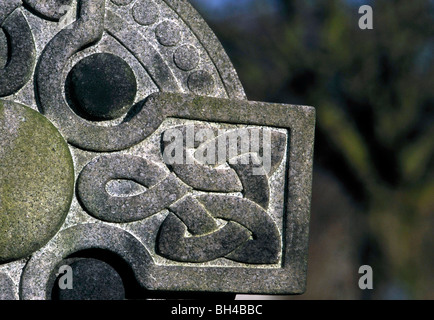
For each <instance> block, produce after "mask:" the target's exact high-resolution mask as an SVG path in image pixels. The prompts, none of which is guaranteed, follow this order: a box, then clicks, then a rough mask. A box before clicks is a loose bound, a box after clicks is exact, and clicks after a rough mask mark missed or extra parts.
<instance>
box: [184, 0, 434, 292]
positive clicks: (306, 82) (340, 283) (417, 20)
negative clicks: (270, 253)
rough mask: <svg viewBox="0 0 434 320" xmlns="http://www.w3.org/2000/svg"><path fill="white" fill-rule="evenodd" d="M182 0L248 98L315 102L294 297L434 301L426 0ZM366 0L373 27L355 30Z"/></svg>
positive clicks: (432, 12) (433, 73) (432, 36)
mask: <svg viewBox="0 0 434 320" xmlns="http://www.w3.org/2000/svg"><path fill="white" fill-rule="evenodd" d="M190 2H191V3H192V4H193V6H194V7H195V8H196V9H197V10H198V11H199V12H200V13H201V14H202V16H203V17H204V18H205V20H206V21H207V22H208V23H209V25H210V26H211V28H212V29H213V30H214V32H215V33H216V35H217V37H218V38H219V39H220V41H221V42H222V43H223V46H224V47H225V49H226V51H227V53H228V55H229V56H230V58H231V60H232V62H233V64H234V66H235V69H236V70H237V71H238V73H239V76H240V79H241V82H242V83H243V85H244V87H245V90H246V93H247V96H248V98H249V100H258V101H267V102H280V103H288V104H303V105H311V106H314V107H315V108H316V110H317V128H316V142H315V159H314V178H313V199H312V211H311V229H310V250H309V271H308V286H307V292H306V294H304V295H302V296H297V297H294V299H434V272H433V271H434V235H433V231H434V170H433V168H434V165H433V162H434V160H433V158H434V156H433V154H434V121H433V120H434V107H433V106H434V103H433V102H434V96H433V95H434V90H433V84H434V70H433V50H434V41H433V40H434V30H433V29H434V23H433V22H434V19H433V18H434V1H431V0H411V1H408V0H395V1H393V0H372V1H367V0H365V1H356V0H351V1H350V0H326V1H324V0H321V1H320V0H190ZM365 4H367V5H370V6H371V7H372V9H373V17H374V25H373V27H374V28H373V30H361V29H360V28H359V24H358V22H359V19H360V18H361V17H362V14H359V13H358V12H359V7H360V6H361V5H365ZM361 265H370V266H371V267H372V268H373V274H374V289H373V290H360V289H359V287H358V281H359V277H360V276H361V274H358V270H359V267H360V266H361ZM243 297H244V298H248V297H247V296H243ZM276 298H283V297H276Z"/></svg>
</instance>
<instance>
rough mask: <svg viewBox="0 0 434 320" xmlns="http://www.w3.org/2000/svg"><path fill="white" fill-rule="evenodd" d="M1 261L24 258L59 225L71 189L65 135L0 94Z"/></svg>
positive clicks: (62, 219)
mask: <svg viewBox="0 0 434 320" xmlns="http://www.w3.org/2000/svg"><path fill="white" fill-rule="evenodd" d="M0 164H1V165H0V262H5V261H12V260H16V259H20V258H24V257H26V256H28V255H30V254H31V253H32V252H34V251H36V250H38V249H39V248H41V247H42V246H43V245H45V244H46V243H47V242H48V241H49V240H50V239H51V238H52V237H53V236H54V235H55V234H56V232H57V231H58V230H59V229H60V227H61V225H62V224H63V222H64V220H65V218H66V215H67V213H68V211H69V207H70V204H71V200H72V196H73V192H74V165H73V161H72V157H71V154H70V151H69V148H68V145H67V143H66V141H65V140H64V139H63V137H62V136H61V135H60V133H59V132H58V130H57V129H56V128H55V127H54V126H53V125H52V124H51V123H50V122H49V121H48V120H47V119H46V118H45V117H44V116H42V115H41V114H39V113H38V112H36V111H34V110H32V109H30V108H28V107H25V106H23V105H19V104H16V103H12V102H8V101H1V100H0Z"/></svg>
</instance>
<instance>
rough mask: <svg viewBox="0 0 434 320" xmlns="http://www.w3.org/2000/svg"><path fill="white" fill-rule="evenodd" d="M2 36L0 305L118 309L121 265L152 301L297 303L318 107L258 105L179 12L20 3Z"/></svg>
mask: <svg viewBox="0 0 434 320" xmlns="http://www.w3.org/2000/svg"><path fill="white" fill-rule="evenodd" d="M0 27H1V28H0V163H1V165H0V299H54V298H59V297H60V298H62V297H63V298H65V299H66V298H76V299H84V298H96V299H98V298H101V299H102V298H104V299H110V298H118V299H123V298H125V297H128V292H126V293H125V292H124V291H125V290H127V289H126V288H127V287H128V286H126V284H125V283H123V281H125V279H126V278H128V277H127V275H126V274H123V272H124V271H123V270H124V269H122V268H117V267H116V265H114V264H113V261H114V260H116V261H118V260H119V261H121V264H122V265H126V266H127V269H128V270H130V273H131V277H130V278H131V279H132V280H130V281H132V282H134V283H135V285H136V286H138V287H140V288H141V290H145V291H149V292H154V291H160V290H161V291H188V292H202V291H206V292H227V293H263V294H267V293H270V294H300V293H302V292H304V290H305V286H306V267H307V245H308V226H309V210H310V197H311V179H312V159H313V139H314V126H315V111H314V109H313V108H312V107H308V106H296V105H285V104H276V103H274V104H272V103H265V102H254V101H248V100H247V97H246V95H245V93H244V90H243V87H242V85H241V83H240V81H239V79H238V76H237V73H236V71H235V69H234V68H233V66H232V64H231V62H230V60H229V58H228V56H227V54H226V53H225V51H224V49H223V47H222V45H221V44H220V43H219V41H218V40H217V38H216V36H215V35H214V34H213V32H212V31H211V29H210V28H209V27H208V26H207V24H206V23H205V22H204V21H203V19H202V18H201V17H200V15H199V14H198V13H197V12H196V11H195V10H194V9H193V7H192V6H191V5H190V4H189V3H188V2H187V1H185V0H45V1H35V0H9V1H6V2H2V3H1V4H0ZM96 252H98V254H96ZM110 257H116V258H113V259H112V258H110ZM65 265H68V266H70V267H71V268H72V270H73V274H72V279H74V274H75V275H76V278H75V280H74V281H75V284H76V286H75V288H76V289H75V291H74V290H71V291H68V290H70V289H68V286H67V285H66V286H62V285H60V278H59V276H60V273H61V272H60V271H59V270H66V269H65V268H64V266H65ZM78 270H81V271H80V272H79V271H78ZM83 270H84V271H83ZM98 270H100V271H101V270H103V271H101V272H102V273H103V275H105V278H104V281H99V282H98V283H93V282H92V281H93V280H92V279H94V280H95V279H96V277H92V276H90V275H92V272H94V273H95V272H98ZM125 270H126V269H125ZM74 272H75V273H74ZM86 274H88V275H89V276H88V278H86V276H85V275H86ZM79 275H81V276H79ZM80 277H81V278H80ZM95 281H96V280H95ZM101 283H102V284H101ZM104 283H105V285H106V286H107V287H111V288H112V290H115V288H121V289H119V290H120V291H122V292H124V293H122V294H118V295H114V294H113V295H111V296H110V295H109V296H104V294H102V293H101V292H104V288H102V287H101V286H104ZM108 283H111V285H108ZM92 286H94V287H92ZM82 287H83V288H82ZM65 288H66V289H65ZM77 288H82V290H83V291H81V292H79V289H77ZM91 288H93V289H91ZM95 288H99V289H98V290H96V289H95ZM106 289H107V288H106ZM80 290H81V289H80ZM86 290H87V291H86ZM107 290H108V289H107ZM90 291H92V292H96V293H95V294H97V293H98V292H99V293H100V295H98V294H97V296H94V297H89V296H88V295H87V294H89V292H90ZM108 291H110V290H108Z"/></svg>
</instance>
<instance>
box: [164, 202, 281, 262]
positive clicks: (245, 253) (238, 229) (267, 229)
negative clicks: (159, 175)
mask: <svg viewBox="0 0 434 320" xmlns="http://www.w3.org/2000/svg"><path fill="white" fill-rule="evenodd" d="M185 201H188V203H187V204H185V203H182V204H181V205H177V206H175V207H171V209H172V210H173V212H174V213H175V214H176V215H177V216H178V217H180V218H179V219H178V218H176V217H175V215H173V214H170V215H169V216H168V217H167V218H166V220H165V221H164V222H163V224H162V226H161V229H160V234H159V239H158V241H157V244H158V249H159V252H160V254H162V255H163V256H166V257H168V258H170V259H173V260H177V261H187V262H204V261H210V260H214V259H216V258H219V257H226V258H229V259H231V260H235V261H239V262H244V263H264V264H267V263H276V262H277V261H278V258H279V253H280V236H279V232H278V230H277V228H276V224H275V222H274V221H273V219H271V217H270V216H269V215H268V214H267V213H266V211H265V210H264V209H262V208H261V207H260V206H258V205H257V204H255V203H254V202H252V201H250V200H248V199H243V198H239V197H234V196H226V195H204V196H199V197H197V200H193V199H188V200H185ZM198 208H199V209H198ZM192 210H195V211H203V212H202V214H201V216H205V215H206V213H205V212H207V213H208V214H210V215H211V216H212V217H214V218H220V219H224V220H226V221H228V223H227V224H226V225H225V226H224V227H223V228H221V229H217V228H216V229H215V231H214V232H212V233H205V234H203V235H202V234H197V230H195V229H194V228H189V230H191V232H193V234H194V236H191V237H185V231H186V226H187V227H188V226H189V225H194V224H191V222H189V220H188V219H186V218H185V216H186V215H189V214H190V212H191V211H192ZM198 218H199V219H200V217H198ZM195 223H197V222H195Z"/></svg>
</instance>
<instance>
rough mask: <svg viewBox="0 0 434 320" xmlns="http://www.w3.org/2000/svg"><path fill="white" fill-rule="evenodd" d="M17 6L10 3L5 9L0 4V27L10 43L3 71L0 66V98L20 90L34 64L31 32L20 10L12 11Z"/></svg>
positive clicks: (30, 73)
mask: <svg viewBox="0 0 434 320" xmlns="http://www.w3.org/2000/svg"><path fill="white" fill-rule="evenodd" d="M17 6H18V4H17V3H16V2H15V1H12V2H10V3H8V4H6V5H5V7H3V4H2V5H1V8H0V27H1V28H2V29H3V31H4V32H5V34H6V37H7V38H8V39H9V43H10V47H9V48H8V51H9V56H10V59H9V61H8V62H7V63H6V66H5V67H4V68H3V69H1V66H0V97H4V96H8V95H11V94H13V93H15V92H17V91H18V90H20V89H21V88H22V87H23V86H24V85H25V84H26V83H27V82H28V81H29V80H30V78H31V76H32V72H33V66H34V64H35V54H36V49H35V43H34V41H33V35H32V31H31V30H30V27H29V24H28V23H27V20H26V18H25V17H24V15H23V14H22V12H21V10H20V9H16V10H15V11H14V9H15V8H16V7H17ZM0 31H1V30H0ZM0 40H1V39H0ZM0 45H2V43H1V41H0ZM5 45H7V43H5Z"/></svg>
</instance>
